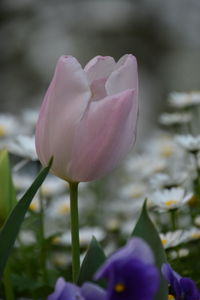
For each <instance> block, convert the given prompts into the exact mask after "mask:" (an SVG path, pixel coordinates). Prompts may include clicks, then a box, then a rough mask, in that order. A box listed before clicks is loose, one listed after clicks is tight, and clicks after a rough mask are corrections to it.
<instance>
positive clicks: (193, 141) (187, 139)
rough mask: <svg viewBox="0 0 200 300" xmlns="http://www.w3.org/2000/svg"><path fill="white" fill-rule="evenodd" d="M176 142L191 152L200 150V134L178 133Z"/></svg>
mask: <svg viewBox="0 0 200 300" xmlns="http://www.w3.org/2000/svg"><path fill="white" fill-rule="evenodd" d="M175 142H176V143H177V144H178V145H179V146H181V147H182V148H183V149H185V150H187V151H189V152H197V151H199V150H200V135H197V136H192V135H190V134H187V135H177V136H175Z"/></svg>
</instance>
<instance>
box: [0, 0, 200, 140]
mask: <svg viewBox="0 0 200 300" xmlns="http://www.w3.org/2000/svg"><path fill="white" fill-rule="evenodd" d="M199 37H200V1H199V0H167V1H162V0H153V1H151V0H134V1H128V0H73V1H66V0H63V1H62V0H59V1H53V0H46V1H45V0H43V1H41V0H2V1H1V9H0V41H1V43H0V53H1V55H0V82H1V89H0V112H12V113H16V114H19V113H20V112H21V111H22V110H23V109H25V108H31V107H32V108H37V107H39V106H40V104H41V101H42V98H43V95H44V93H45V90H46V88H47V86H48V83H49V81H50V80H51V77H52V74H53V71H54V68H55V64H56V61H57V59H58V57H59V56H60V55H62V54H71V55H73V56H75V57H77V58H78V60H79V61H80V62H81V64H82V65H83V66H84V64H85V63H86V62H87V61H88V60H89V59H91V58H92V57H93V56H95V55H98V54H100V55H111V56H113V57H114V58H115V59H116V60H117V59H119V57H120V56H121V55H123V54H124V53H133V54H134V55H136V57H137V59H138V64H139V76H140V122H139V130H140V133H139V136H145V135H147V134H148V131H149V128H151V127H150V126H149V124H151V125H152V126H154V125H155V124H156V122H157V117H156V116H157V114H158V113H159V112H160V111H162V110H164V108H165V105H166V97H167V94H168V93H169V92H171V91H190V90H198V89H199V87H200V76H199V70H200V38H199ZM147 125H148V126H147ZM147 128H148V129H147Z"/></svg>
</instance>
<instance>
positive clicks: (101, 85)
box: [90, 78, 107, 101]
mask: <svg viewBox="0 0 200 300" xmlns="http://www.w3.org/2000/svg"><path fill="white" fill-rule="evenodd" d="M105 82H106V79H105V78H102V79H98V80H94V81H93V82H92V84H91V86H90V88H91V92H92V98H91V101H97V100H101V99H103V98H105V97H106V96H107V94H106V89H105Z"/></svg>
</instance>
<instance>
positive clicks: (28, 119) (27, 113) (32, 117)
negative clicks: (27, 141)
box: [22, 109, 39, 133]
mask: <svg viewBox="0 0 200 300" xmlns="http://www.w3.org/2000/svg"><path fill="white" fill-rule="evenodd" d="M38 116H39V110H37V109H25V110H24V111H23V112H22V120H23V121H24V123H25V124H26V126H27V127H28V128H29V132H30V133H31V131H32V132H33V131H34V130H35V125H36V122H37V119H38Z"/></svg>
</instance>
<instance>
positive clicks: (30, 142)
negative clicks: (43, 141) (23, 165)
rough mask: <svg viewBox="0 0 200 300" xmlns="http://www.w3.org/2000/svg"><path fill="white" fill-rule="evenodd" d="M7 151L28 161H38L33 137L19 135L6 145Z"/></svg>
mask: <svg viewBox="0 0 200 300" xmlns="http://www.w3.org/2000/svg"><path fill="white" fill-rule="evenodd" d="M7 149H8V151H9V152H11V153H12V154H15V155H17V156H20V157H23V158H28V159H30V160H33V161H36V160H38V157H37V154H36V150H35V137H34V136H25V135H19V136H17V137H16V138H15V139H13V140H12V141H9V142H8V144H7Z"/></svg>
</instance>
